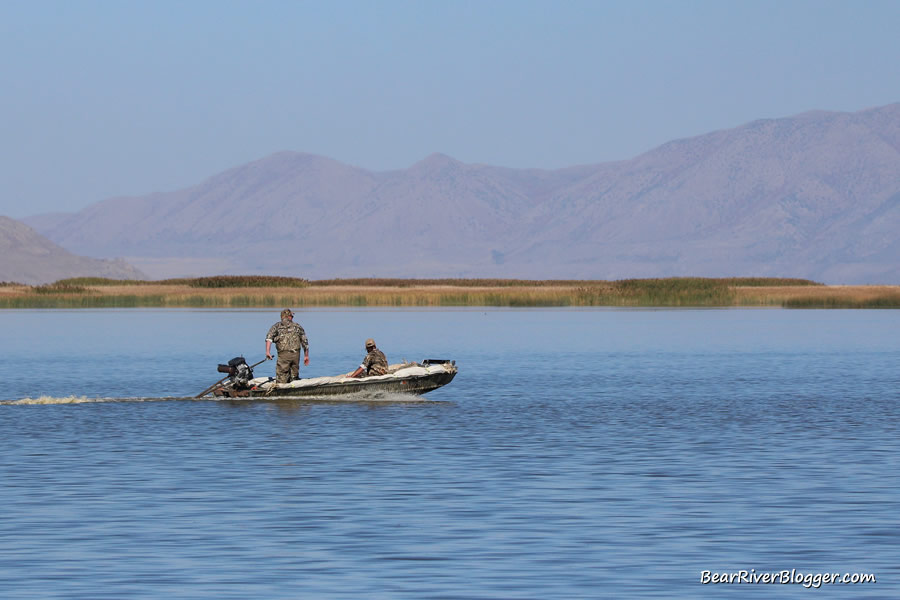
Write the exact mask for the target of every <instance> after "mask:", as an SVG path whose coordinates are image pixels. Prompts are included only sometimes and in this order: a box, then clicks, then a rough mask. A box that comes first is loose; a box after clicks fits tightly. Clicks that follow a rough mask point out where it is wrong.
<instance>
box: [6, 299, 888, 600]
mask: <svg viewBox="0 0 900 600" xmlns="http://www.w3.org/2000/svg"><path fill="white" fill-rule="evenodd" d="M277 313H278V311H277V310H271V311H256V310H246V311H212V310H205V311H191V310H122V311H93V310H80V311H19V310H6V311H0V347H2V349H3V355H2V360H0V378H2V381H3V382H4V385H3V388H2V389H3V391H2V392H0V403H2V405H0V440H2V443H0V477H2V485H0V597H2V598H78V599H82V598H83V599H103V598H110V599H111V598H116V599H121V598H136V599H145V598H242V599H243V598H323V599H332V598H385V599H387V598H391V599H393V598H401V599H405V598H408V599H419V598H461V599H462V598H465V599H475V598H534V599H557V598H624V597H628V598H697V597H704V598H707V597H708V598H767V597H773V596H775V597H791V598H793V597H797V598H799V597H804V598H806V597H811V596H816V597H820V596H821V597H829V598H831V597H840V598H896V597H900V584H898V582H900V469H898V465H900V461H898V458H900V441H898V440H900V437H898V433H900V427H898V423H900V408H898V403H900V402H898V401H900V392H898V390H900V387H898V383H900V375H898V373H900V370H898V367H900V335H898V334H900V311H784V310H613V309H599V310H537V309H533V310H405V311H392V310H360V311H351V310H314V311H300V312H298V314H297V319H296V320H297V321H299V322H300V323H301V324H302V325H303V326H304V327H305V328H306V330H307V333H308V335H309V338H310V342H311V360H312V363H311V365H310V366H309V367H308V368H305V369H302V371H301V372H302V374H303V375H305V376H318V375H332V374H336V373H340V372H347V371H350V370H352V369H353V368H355V366H356V365H357V364H358V363H359V361H360V360H361V358H362V356H363V354H364V349H363V341H364V340H365V338H367V337H374V338H375V339H376V340H377V341H378V345H379V347H381V348H382V349H383V350H384V351H385V353H386V354H387V356H388V358H389V360H390V361H391V362H399V360H400V359H402V358H406V359H409V360H421V359H424V358H452V359H455V360H456V361H457V363H458V365H459V366H460V373H459V375H458V376H457V378H456V379H455V380H454V381H453V382H452V383H451V384H450V385H449V386H448V387H446V388H442V389H440V390H437V391H435V392H433V393H431V394H429V395H428V396H424V397H423V398H422V399H420V400H416V401H407V400H404V397H402V396H388V397H378V398H372V399H370V400H368V401H362V402H347V401H337V402H335V401H329V402H324V401H319V402H316V401H261V402H260V401H244V402H235V401H227V400H224V401H216V400H213V399H205V400H191V399H188V398H187V397H190V396H192V395H194V394H196V393H198V392H199V391H201V390H202V389H204V388H206V387H207V386H209V385H211V384H212V383H213V382H215V381H216V380H217V379H218V378H219V377H220V374H219V373H218V372H217V371H216V365H217V364H218V363H224V362H226V361H227V360H228V359H230V358H232V357H234V356H237V355H242V354H243V355H244V356H246V358H247V360H248V362H251V363H252V362H256V361H258V360H260V359H261V358H262V357H263V352H264V348H265V346H264V339H263V338H264V335H265V332H266V330H267V329H268V327H269V326H270V325H271V324H272V323H273V322H274V321H275V320H277V318H278V314H277ZM273 370H274V366H273V363H271V362H269V363H265V364H264V365H262V366H260V367H259V368H258V369H257V374H258V375H263V374H272V371H273ZM742 569H744V570H747V571H750V570H752V569H755V572H756V573H763V572H780V571H783V570H788V571H790V570H791V569H796V570H797V572H799V573H802V574H805V573H810V574H813V573H840V574H841V575H843V574H844V573H871V574H874V575H875V576H876V579H877V583H868V584H859V585H823V586H822V587H821V588H820V589H806V588H804V587H803V585H802V584H796V583H794V584H786V585H780V584H775V585H771V584H770V585H750V584H733V585H721V584H720V585H712V584H710V585H703V584H701V573H702V572H703V571H711V572H715V573H723V572H729V573H733V572H737V571H740V570H742Z"/></svg>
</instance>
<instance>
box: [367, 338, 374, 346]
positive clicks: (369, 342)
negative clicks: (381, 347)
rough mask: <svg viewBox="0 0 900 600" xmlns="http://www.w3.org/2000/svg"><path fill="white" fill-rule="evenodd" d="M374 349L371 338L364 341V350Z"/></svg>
mask: <svg viewBox="0 0 900 600" xmlns="http://www.w3.org/2000/svg"><path fill="white" fill-rule="evenodd" d="M374 347H375V340H373V339H372V338H369V339H367V340H366V348H374Z"/></svg>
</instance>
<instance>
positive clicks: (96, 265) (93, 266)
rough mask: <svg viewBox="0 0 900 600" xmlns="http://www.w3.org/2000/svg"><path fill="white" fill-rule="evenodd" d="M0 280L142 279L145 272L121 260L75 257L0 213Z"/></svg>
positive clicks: (42, 281) (38, 281)
mask: <svg viewBox="0 0 900 600" xmlns="http://www.w3.org/2000/svg"><path fill="white" fill-rule="evenodd" d="M0 255H2V256H3V260H2V261H0V281H15V282H18V283H25V284H28V285H38V284H43V283H51V282H53V281H57V280H59V279H65V278H68V277H110V278H114V279H142V278H146V275H144V274H143V273H141V272H140V271H138V270H137V269H135V268H134V267H132V266H131V265H129V264H127V263H125V262H124V261H122V260H98V259H95V258H85V257H83V256H75V255H74V254H71V253H70V252H68V251H66V250H63V249H62V248H60V247H59V246H57V245H56V244H54V243H53V242H51V241H50V240H48V239H46V238H44V237H42V236H41V235H39V234H38V233H37V232H36V231H34V230H33V229H32V228H31V227H29V226H28V225H26V224H24V223H21V222H19V221H16V220H14V219H10V218H9V217H3V216H0Z"/></svg>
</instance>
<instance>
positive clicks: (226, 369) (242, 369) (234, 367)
mask: <svg viewBox="0 0 900 600" xmlns="http://www.w3.org/2000/svg"><path fill="white" fill-rule="evenodd" d="M218 371H219V373H228V379H229V383H230V384H231V386H232V387H235V388H245V387H247V386H248V384H249V383H250V380H251V379H253V369H251V368H250V365H248V364H247V361H246V360H244V357H243V356H237V357H235V358H232V359H231V360H229V361H228V364H227V365H219V368H218Z"/></svg>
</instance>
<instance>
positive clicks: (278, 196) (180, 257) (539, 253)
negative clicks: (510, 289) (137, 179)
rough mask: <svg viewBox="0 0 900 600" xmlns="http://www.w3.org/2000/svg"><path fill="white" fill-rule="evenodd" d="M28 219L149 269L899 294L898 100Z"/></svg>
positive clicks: (56, 235)
mask: <svg viewBox="0 0 900 600" xmlns="http://www.w3.org/2000/svg"><path fill="white" fill-rule="evenodd" d="M26 222H27V223H29V224H30V225H32V226H33V227H35V229H37V230H38V231H40V232H41V233H43V234H44V235H46V236H47V237H48V238H50V239H52V240H53V241H55V242H56V243H58V244H60V245H62V246H64V247H66V248H68V249H70V250H72V251H76V252H79V253H82V254H89V255H94V256H107V257H109V256H125V257H128V259H129V260H130V261H131V262H133V263H134V264H136V265H138V266H140V267H141V268H143V269H144V270H146V271H147V272H148V273H150V274H151V275H152V276H155V277H164V276H175V275H201V274H225V273H231V274H236V273H242V274H244V273H246V274H250V273H267V274H273V275H275V274H280V275H294V276H302V277H309V278H314V279H318V278H330V277H351V276H383V277H388V276H391V277H440V276H452V277H521V278H592V279H621V278H628V277H664V276H675V275H694V276H751V275H758V276H782V277H806V278H811V279H816V280H818V281H824V282H827V283H900V241H898V236H897V235H896V234H895V233H894V232H896V231H900V104H892V105H888V106H884V107H880V108H874V109H868V110H864V111H859V112H854V113H839V112H822V111H817V112H809V113H804V114H801V115H796V116H793V117H787V118H782V119H767V120H760V121H754V122H752V123H748V124H746V125H744V126H741V127H737V128H734V129H730V130H724V131H716V132H712V133H708V134H705V135H701V136H697V137H694V138H689V139H682V140H676V141H673V142H670V143H667V144H664V145H662V146H660V147H658V148H656V149H654V150H651V151H650V152H647V153H645V154H643V155H640V156H638V157H635V158H633V159H631V160H624V161H618V162H612V163H603V164H598V165H583V166H577V167H571V168H566V169H558V170H540V169H509V168H500V167H493V166H488V165H473V164H465V163H462V162H459V161H456V160H454V159H453V158H451V157H448V156H444V155H441V154H434V155H431V156H429V157H427V158H425V159H424V160H422V161H420V162H418V163H416V164H414V165H412V166H411V167H409V168H407V169H402V170H397V171H387V172H371V171H367V170H364V169H360V168H356V167H351V166H348V165H344V164H341V163H339V162H337V161H334V160H330V159H327V158H323V157H320V156H315V155H310V154H301V153H293V152H281V153H278V154H275V155H272V156H269V157H267V158H264V159H262V160H259V161H255V162H252V163H250V164H247V165H243V166H240V167H237V168H234V169H231V170H229V171H226V172H224V173H221V174H219V175H216V176H214V177H212V178H210V179H208V180H207V181H204V182H202V183H200V184H198V185H196V186H194V187H191V188H187V189H184V190H180V191H176V192H171V193H165V194H154V195H150V196H144V197H132V198H113V199H109V200H105V201H102V202H98V203H96V204H93V205H91V206H89V207H87V208H85V209H84V210H82V211H80V212H78V213H75V214H71V215H69V216H67V217H60V216H59V215H52V216H46V217H42V216H36V217H30V218H28V219H26Z"/></svg>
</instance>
